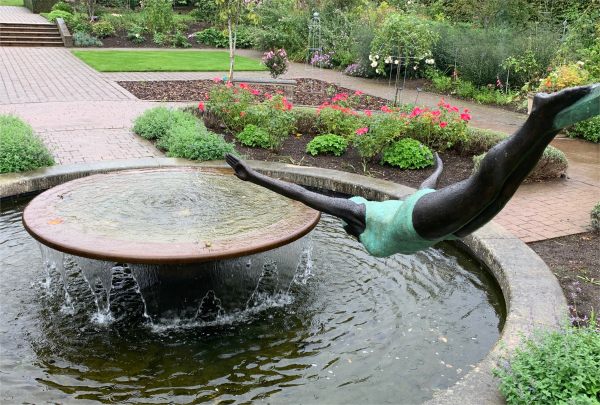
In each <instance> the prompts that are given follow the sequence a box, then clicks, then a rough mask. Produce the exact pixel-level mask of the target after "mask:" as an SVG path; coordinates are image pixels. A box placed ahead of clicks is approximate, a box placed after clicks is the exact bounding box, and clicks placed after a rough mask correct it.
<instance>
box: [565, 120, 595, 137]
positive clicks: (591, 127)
mask: <svg viewBox="0 0 600 405" xmlns="http://www.w3.org/2000/svg"><path fill="white" fill-rule="evenodd" d="M567 135H568V136H569V137H571V138H583V139H585V140H586V141H590V142H594V143H600V116H596V117H593V118H590V119H588V120H585V121H582V122H579V123H577V124H575V125H573V127H571V128H570V129H569V130H568V132H567Z"/></svg>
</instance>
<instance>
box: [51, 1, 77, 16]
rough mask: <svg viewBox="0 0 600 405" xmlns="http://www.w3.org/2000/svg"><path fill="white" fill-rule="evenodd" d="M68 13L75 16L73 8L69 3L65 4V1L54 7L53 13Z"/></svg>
mask: <svg viewBox="0 0 600 405" xmlns="http://www.w3.org/2000/svg"><path fill="white" fill-rule="evenodd" d="M57 10H60V11H66V12H67V13H71V14H73V6H71V5H70V4H69V3H65V2H64V1H59V2H58V3H56V4H55V5H53V6H52V11H57Z"/></svg>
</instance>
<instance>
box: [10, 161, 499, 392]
mask: <svg viewBox="0 0 600 405" xmlns="http://www.w3.org/2000/svg"><path fill="white" fill-rule="evenodd" d="M254 187H255V186H253V185H251V184H249V183H244V182H240V181H239V180H237V179H235V178H233V176H232V175H231V171H230V170H225V169H222V168H218V167H213V168H197V167H196V168H190V167H183V168H182V167H175V168H158V169H157V168H153V169H143V170H128V171H120V172H114V173H109V174H97V175H93V176H88V177H84V178H79V179H76V180H74V181H71V182H68V183H63V184H62V185H58V186H57V187H55V188H53V189H50V190H48V191H46V192H44V193H42V194H39V195H38V196H37V197H35V198H34V199H33V200H32V201H31V202H29V198H25V199H20V200H17V201H15V202H14V203H11V202H8V203H7V202H6V200H5V201H3V206H2V213H1V214H0V239H1V240H0V257H1V259H0V267H1V268H2V269H3V270H2V276H3V277H4V278H5V279H6V282H7V286H10V287H5V288H4V289H3V294H2V295H3V296H4V299H6V300H7V302H10V305H4V303H3V305H2V306H3V313H2V314H1V315H0V324H3V325H4V327H5V328H8V330H9V332H8V333H7V334H4V335H3V338H2V339H1V341H0V344H1V345H2V346H3V348H5V349H6V350H4V351H3V354H2V356H3V359H2V364H5V365H10V366H9V368H8V369H6V368H5V367H4V366H3V367H2V369H3V371H4V370H7V371H6V373H5V374H4V377H3V378H4V381H6V382H7V384H5V386H6V387H11V388H9V389H7V392H8V394H5V395H13V396H14V397H18V398H21V399H23V400H28V401H30V402H40V401H41V402H43V401H48V400H54V401H61V400H63V401H66V402H68V401H70V400H73V399H91V400H95V401H100V402H109V401H113V402H114V401H126V402H157V401H158V402H161V401H167V400H168V401H174V402H190V401H196V402H204V401H214V400H223V401H233V402H245V401H252V400H259V399H260V398H265V399H266V398H268V399H269V400H272V401H275V402H277V403H297V402H298V401H301V402H302V401H303V402H311V401H315V400H318V401H323V402H332V401H333V402H339V401H340V400H341V398H345V399H346V400H348V401H350V400H354V399H356V398H363V399H365V400H366V399H367V398H371V399H374V400H376V401H378V402H381V401H384V402H385V401H389V398H390V397H389V394H388V392H387V390H377V392H373V391H372V389H371V387H372V386H373V385H375V386H379V387H385V386H389V387H394V392H396V393H400V395H403V396H405V397H406V398H407V401H410V402H420V401H423V400H425V399H427V398H429V397H431V395H432V389H436V388H444V387H447V386H449V385H451V384H452V383H453V382H454V381H456V379H458V378H460V377H461V376H462V375H464V374H466V373H467V372H468V371H469V370H471V369H472V368H473V367H475V365H476V364H477V362H478V361H479V359H481V358H482V357H483V356H485V354H486V353H487V351H488V350H489V348H490V347H491V345H493V343H494V342H495V341H496V339H497V338H498V336H499V333H500V330H501V328H502V324H503V311H504V309H503V308H504V303H503V299H502V294H501V293H500V292H499V289H498V288H497V287H496V284H495V282H494V281H493V279H492V277H491V276H490V275H489V274H488V272H487V271H486V270H484V269H483V268H482V267H481V265H480V264H479V263H478V262H477V261H476V260H473V259H472V258H470V257H468V256H467V255H465V254H464V253H463V252H461V251H460V250H457V249H456V248H454V247H452V246H450V245H446V246H444V247H443V249H442V250H440V249H430V250H427V251H424V252H421V253H418V254H415V255H412V256H403V255H396V256H394V257H391V258H386V259H378V258H373V257H371V256H370V255H368V254H367V253H366V252H365V251H364V250H363V248H362V247H361V246H360V245H359V244H358V242H357V241H356V240H354V239H353V238H351V237H349V236H348V235H346V234H345V232H344V231H343V230H342V228H341V225H340V223H339V221H338V220H337V219H335V218H333V217H330V216H324V217H323V218H322V219H321V220H320V221H319V214H318V213H317V212H316V211H313V210H311V209H308V208H306V207H304V206H302V205H299V204H297V203H295V202H290V201H289V200H287V199H284V198H283V197H279V196H278V195H276V194H271V193H270V192H266V191H265V190H264V189H262V188H258V187H256V188H257V189H258V190H260V192H256V190H255V189H254ZM234 188H236V189H234ZM208 195H210V196H211V198H210V199H209V198H207V196H208ZM219 195H221V196H219ZM232 195H237V196H238V197H239V196H240V195H241V196H242V197H241V198H231V197H232ZM219 200H220V202H219ZM238 201H239V203H238ZM253 201H254V202H253ZM26 205H27V207H26V208H24V207H25V206H26ZM203 210H204V211H203ZM213 210H214V211H213ZM21 212H23V214H22V215H23V223H21V221H20V217H21ZM207 212H208V213H210V215H207ZM289 216H294V218H290V217H289ZM150 218H151V220H150ZM317 223H318V225H317ZM23 225H24V226H23ZM222 225H228V226H234V227H235V229H234V230H230V231H227V230H224V229H222V228H221V226H222ZM315 225H316V227H315ZM311 230H312V231H311ZM29 233H31V234H32V235H33V236H34V238H35V239H34V238H31V236H30V235H29ZM260 233H263V234H265V235H266V237H265V238H264V240H263V239H260V240H258V239H259V236H257V235H259V234H260ZM242 234H243V235H245V236H240V235H242ZM36 239H37V240H38V241H40V242H42V244H41V245H40V246H41V249H40V248H39V247H38V245H37V242H36ZM228 240H230V241H235V245H234V244H231V245H230V244H229V243H228V242H226V241H228ZM265 240H266V241H265ZM144 246H145V247H144ZM232 246H233V247H232ZM134 251H135V252H136V253H135V254H133V253H132V252H134ZM40 252H41V257H42V259H41V261H42V262H43V263H44V264H45V265H44V268H45V269H46V271H45V272H40V271H39V265H38V264H37V263H39V261H40V258H39V256H40ZM211 255H212V256H211ZM216 257H219V259H218V260H217V259H215V258H216ZM170 260H172V261H173V262H172V263H169V261H170ZM9 268H10V271H4V269H9ZM35 280H37V281H35ZM24 331H27V335H26V336H23V335H22V333H23V332H24ZM23 339H25V341H28V342H30V344H29V345H26V346H22V345H19V344H18V342H20V341H23ZM13 357H14V358H13ZM22 359H31V361H30V360H25V361H23V360H22ZM109 364H110V366H108V365H109ZM23 367H25V369H27V371H25V369H24V368H23ZM23 373H25V374H27V375H29V376H31V377H30V378H31V379H32V380H31V381H29V382H23V381H22V380H21V377H20V376H22V375H24V374H23ZM398 381H402V382H401V383H400V384H399V383H398ZM425 381H426V383H424V382H425ZM339 386H343V387H344V389H343V390H342V391H340V390H339V389H338V388H336V387H339ZM340 392H343V395H342V394H341V393H340ZM315 395H317V397H315ZM340 395H341V396H340ZM315 398H317V399H315Z"/></svg>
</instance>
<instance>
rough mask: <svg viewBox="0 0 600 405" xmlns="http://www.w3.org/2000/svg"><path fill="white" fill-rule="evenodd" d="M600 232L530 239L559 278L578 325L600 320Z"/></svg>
mask: <svg viewBox="0 0 600 405" xmlns="http://www.w3.org/2000/svg"><path fill="white" fill-rule="evenodd" d="M599 244H600V235H599V234H595V233H592V232H586V233H580V234H577V235H569V236H563V237H561V238H555V239H548V240H544V241H540V242H533V243H529V247H530V248H532V249H533V250H534V251H535V252H536V253H537V254H538V255H539V256H540V257H541V258H542V259H543V260H544V261H545V262H546V264H547V265H548V267H550V270H552V272H553V273H554V275H555V276H556V278H557V279H558V281H559V283H560V285H561V287H562V289H563V292H564V294H565V297H566V298H567V302H568V304H569V310H570V312H571V321H572V322H573V324H575V325H581V324H586V323H587V322H586V321H584V319H589V318H590V316H591V314H592V311H594V312H595V313H596V317H597V319H598V320H600V267H599V266H598V263H600V252H599V251H598V245H599Z"/></svg>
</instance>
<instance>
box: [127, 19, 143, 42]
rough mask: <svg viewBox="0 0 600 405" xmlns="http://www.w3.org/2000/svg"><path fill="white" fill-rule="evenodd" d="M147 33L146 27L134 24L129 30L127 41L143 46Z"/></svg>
mask: <svg viewBox="0 0 600 405" xmlns="http://www.w3.org/2000/svg"><path fill="white" fill-rule="evenodd" d="M145 32H146V29H145V28H144V27H142V26H140V25H137V24H132V25H130V26H129V29H128V30H127V39H129V40H130V41H131V42H133V43H135V44H141V43H143V42H144V41H145V40H146V38H144V34H145Z"/></svg>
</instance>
